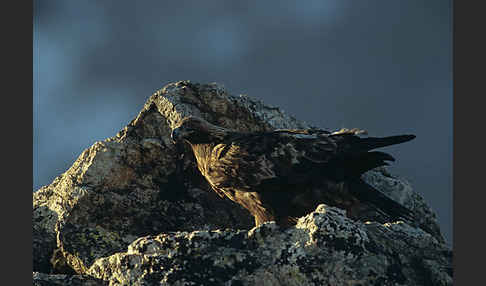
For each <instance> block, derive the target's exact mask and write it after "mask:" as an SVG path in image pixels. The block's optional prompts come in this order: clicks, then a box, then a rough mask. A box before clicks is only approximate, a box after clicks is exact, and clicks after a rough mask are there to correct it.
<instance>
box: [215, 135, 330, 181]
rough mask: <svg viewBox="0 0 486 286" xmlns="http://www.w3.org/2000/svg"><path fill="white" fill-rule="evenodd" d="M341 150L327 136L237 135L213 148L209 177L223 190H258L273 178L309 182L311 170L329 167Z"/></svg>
mask: <svg viewBox="0 0 486 286" xmlns="http://www.w3.org/2000/svg"><path fill="white" fill-rule="evenodd" d="M327 135H329V134H327ZM337 150H338V146H337V145H336V143H335V142H334V140H332V139H331V138H330V137H329V136H324V133H318V134H310V133H309V132H305V131H303V130H277V131H273V132H265V133H250V134H237V135H235V136H234V137H232V138H230V139H228V140H227V141H226V142H224V143H221V144H218V145H216V146H215V147H214V148H213V151H212V153H211V157H210V159H209V166H210V167H209V168H208V170H207V175H209V178H210V180H211V184H212V185H213V186H216V187H219V188H227V187H233V188H237V189H239V190H255V187H256V186H258V185H260V184H261V182H262V181H264V180H265V181H266V180H270V179H272V180H279V181H280V180H285V182H283V181H282V182H281V183H285V184H292V183H294V184H295V183H297V181H298V182H305V181H308V180H309V178H310V177H311V176H313V174H311V173H309V172H308V169H309V168H311V167H313V166H315V165H316V164H319V165H320V164H325V163H326V162H328V161H329V160H330V159H332V158H333V157H334V156H335V154H336V151H337ZM292 180H294V181H295V182H292Z"/></svg>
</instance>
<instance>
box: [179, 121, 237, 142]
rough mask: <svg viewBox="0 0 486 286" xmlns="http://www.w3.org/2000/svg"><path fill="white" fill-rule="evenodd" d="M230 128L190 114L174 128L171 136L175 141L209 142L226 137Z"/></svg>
mask: <svg viewBox="0 0 486 286" xmlns="http://www.w3.org/2000/svg"><path fill="white" fill-rule="evenodd" d="M227 134H228V130H226V129H224V128H222V127H219V126H216V125H213V124H211V123H209V122H207V121H206V120H204V119H202V118H199V117H195V116H189V117H185V118H184V119H182V120H181V122H180V124H179V125H178V127H176V128H174V129H173V130H172V133H171V135H170V137H171V138H172V140H173V141H174V143H180V142H183V141H186V142H187V143H189V144H207V143H212V142H218V141H221V140H223V139H224V137H225V136H226V135H227Z"/></svg>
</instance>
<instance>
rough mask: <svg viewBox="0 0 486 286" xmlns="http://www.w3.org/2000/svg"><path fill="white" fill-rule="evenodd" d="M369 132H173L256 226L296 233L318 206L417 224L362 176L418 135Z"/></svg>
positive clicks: (188, 128) (193, 121) (191, 128)
mask: <svg viewBox="0 0 486 286" xmlns="http://www.w3.org/2000/svg"><path fill="white" fill-rule="evenodd" d="M363 134H366V131H363V130H359V129H341V130H339V131H336V132H330V131H326V130H321V129H301V130H297V129H295V130H294V129H277V130H273V131H262V132H239V131H236V130H231V129H227V128H223V127H220V126H217V125H214V124H211V123H209V122H207V121H206V120H204V119H202V118H199V117H196V116H189V117H185V118H184V119H182V120H181V121H180V123H179V124H178V126H177V127H175V128H174V129H173V130H172V133H171V138H172V140H173V142H174V143H175V144H188V145H189V146H190V149H192V152H193V154H194V157H195V159H196V161H197V167H198V169H199V171H200V172H201V174H202V175H203V177H204V178H205V179H206V180H207V182H208V183H209V185H210V186H211V187H212V189H213V190H214V191H215V192H216V193H217V194H219V195H220V196H221V197H227V198H229V199H231V200H232V201H234V202H236V203H238V204H239V205H241V206H243V207H244V208H246V209H247V210H248V211H249V212H250V213H251V214H252V215H253V216H254V218H255V225H256V226H258V225H260V224H262V223H264V222H268V221H275V222H276V223H277V225H279V226H282V227H289V226H291V225H294V224H296V222H297V219H298V218H299V217H302V216H304V215H306V214H308V213H310V212H312V211H313V210H315V208H316V207H317V205H318V204H321V203H324V204H326V205H330V206H335V207H338V208H341V209H344V210H346V215H347V216H348V217H349V218H352V219H354V220H362V219H364V218H363V217H362V216H363V213H366V211H368V213H369V210H373V211H375V213H381V214H382V215H385V217H386V219H387V220H388V221H390V220H399V219H404V220H412V219H413V214H412V212H411V210H409V209H408V208H406V207H404V206H403V205H401V204H400V203H398V202H396V201H394V200H393V199H391V198H389V197H388V196H386V195H385V194H383V193H382V192H380V191H379V190H377V189H375V188H374V187H372V186H371V185H369V184H367V183H366V182H364V181H363V180H362V178H361V175H362V174H363V173H365V172H366V171H369V170H371V169H373V168H376V167H379V166H384V165H388V163H387V161H394V158H393V157H392V156H391V155H389V154H387V153H384V152H379V151H371V150H374V149H376V148H380V147H385V146H389V145H394V144H399V143H403V142H406V141H409V140H412V139H414V138H415V135H399V136H389V137H383V138H375V137H362V136H361V135H363Z"/></svg>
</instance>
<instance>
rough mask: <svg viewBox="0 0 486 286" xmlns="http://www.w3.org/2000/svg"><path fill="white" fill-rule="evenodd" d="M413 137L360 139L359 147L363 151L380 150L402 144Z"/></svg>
mask: <svg viewBox="0 0 486 286" xmlns="http://www.w3.org/2000/svg"><path fill="white" fill-rule="evenodd" d="M415 137H416V136H415V135H397V136H388V137H382V138H378V137H367V138H360V139H361V140H360V147H361V148H363V149H364V150H373V149H376V148H381V147H385V146H390V145H395V144H400V143H404V142H407V141H410V140H412V139H414V138H415Z"/></svg>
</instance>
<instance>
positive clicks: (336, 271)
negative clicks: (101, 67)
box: [33, 81, 451, 285]
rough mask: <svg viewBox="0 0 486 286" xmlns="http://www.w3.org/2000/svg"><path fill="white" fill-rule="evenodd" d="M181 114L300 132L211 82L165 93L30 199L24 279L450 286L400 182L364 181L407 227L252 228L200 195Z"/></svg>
mask: <svg viewBox="0 0 486 286" xmlns="http://www.w3.org/2000/svg"><path fill="white" fill-rule="evenodd" d="M187 115H197V116H200V117H202V118H204V119H206V120H207V121H209V122H212V123H214V124H217V125H221V126H224V127H227V128H232V129H237V130H241V131H261V130H273V129H277V128H290V129H292V128H309V127H311V126H309V125H307V124H306V123H305V122H301V121H298V120H296V119H295V118H292V117H291V116H289V115H287V114H285V113H284V112H283V111H281V110H280V109H278V108H275V107H270V106H266V105H264V104H263V103H262V102H259V101H256V100H253V99H250V98H249V97H247V96H232V95H229V94H228V93H227V91H226V90H225V89H224V88H223V87H222V86H220V85H218V84H204V85H203V84H194V83H191V82H188V81H183V82H177V83H172V84H169V85H167V86H165V87H164V88H163V89H161V90H159V91H157V92H156V93H154V94H153V95H152V96H151V97H150V98H149V99H148V100H147V102H146V104H145V106H144V108H143V109H142V111H141V112H140V113H139V115H138V116H137V117H136V118H135V119H134V120H133V121H132V122H130V124H129V125H128V126H126V127H125V128H124V129H123V130H121V131H120V132H119V133H118V134H117V135H116V136H114V137H112V138H108V139H106V140H105V141H102V142H97V143H95V144H94V145H93V146H92V147H90V148H89V149H86V150H85V151H84V152H83V153H82V154H81V155H80V156H79V158H78V159H77V160H76V162H75V163H74V164H73V165H72V166H71V168H69V169H68V170H67V171H66V172H65V173H63V174H62V175H60V176H59V177H57V178H56V179H55V180H54V181H53V182H52V183H51V184H50V185H48V186H45V187H42V188H41V189H40V190H38V191H37V192H35V193H34V200H33V234H34V237H33V251H34V261H33V262H34V269H33V270H34V271H38V272H43V273H52V274H56V273H57V274H70V275H74V274H76V275H74V276H76V277H78V276H79V275H90V276H92V277H95V278H100V279H103V280H104V281H109V282H110V285H159V282H161V281H162V282H164V281H165V282H166V283H167V284H168V285H190V284H184V283H186V282H187V283H189V282H190V281H193V282H195V283H196V285H201V284H203V285H210V284H215V283H216V284H224V283H227V285H242V284H243V285H246V284H247V285H249V284H254V283H257V282H258V283H257V284H259V283H260V282H261V283H263V282H265V283H268V284H267V285H326V283H328V284H329V285H357V284H359V283H361V282H359V281H364V282H363V283H364V284H366V283H371V282H373V283H378V284H380V283H382V282H383V283H388V282H384V281H391V282H389V283H391V284H390V285H393V283H395V282H396V283H398V284H406V285H422V284H421V283H422V282H423V281H426V282H427V283H428V282H430V281H431V282H430V283H432V284H430V285H448V284H450V283H451V282H450V281H451V272H450V268H451V251H450V250H449V249H448V248H447V247H446V246H445V244H444V239H443V237H442V235H441V234H440V230H439V227H438V225H437V222H436V219H435V215H434V213H433V212H432V211H431V210H430V208H429V207H428V206H427V205H426V204H425V203H424V201H423V199H422V198H421V197H420V195H418V194H417V193H416V192H415V191H413V189H412V188H411V186H410V185H409V184H408V183H406V182H405V181H404V180H402V179H399V178H396V177H394V176H392V175H390V174H388V173H387V172H386V169H383V168H382V169H378V170H373V171H370V172H368V173H367V174H366V175H365V176H364V177H365V180H367V181H368V182H369V183H371V184H373V185H374V186H375V187H377V188H379V189H380V190H382V191H383V192H385V193H387V194H388V195H390V196H391V197H392V198H394V199H396V200H397V201H399V202H401V203H402V204H404V205H406V206H407V207H409V208H410V209H412V210H413V211H414V212H415V213H416V214H417V219H416V224H415V225H413V226H410V225H408V224H405V223H390V224H378V223H376V222H370V223H368V224H363V223H360V222H354V221H350V220H349V219H347V218H346V217H345V214H344V213H343V212H342V211H340V210H338V209H335V208H332V207H325V206H320V207H319V208H318V209H317V210H316V211H315V212H313V213H311V214H309V215H308V216H306V217H304V218H301V220H300V221H299V224H298V225H297V226H296V227H293V228H290V229H289V230H286V231H280V230H279V229H278V228H277V227H276V226H275V225H274V224H272V223H267V224H265V225H263V226H261V227H258V228H253V229H252V227H253V225H254V224H253V219H252V218H251V217H250V215H249V214H248V212H247V211H246V210H244V209H242V208H241V207H240V206H239V205H236V204H234V203H233V202H231V201H229V200H228V199H223V198H220V197H219V196H217V195H216V194H215V193H214V192H213V191H211V190H210V188H209V187H208V185H207V183H206V182H205V180H204V179H203V178H202V177H201V176H200V174H199V173H198V171H197V169H196V167H195V163H194V160H193V158H192V155H191V153H190V152H188V150H183V149H177V148H176V147H175V145H173V144H172V142H171V141H170V138H169V134H170V131H171V128H172V127H174V126H175V125H176V124H177V123H178V122H179V120H181V119H182V118H183V117H185V116H187ZM218 253H219V255H218ZM228 273H230V274H228ZM35 275H36V274H35ZM35 275H34V277H35ZM39 275H41V274H37V276H39ZM74 276H73V277H74ZM230 276H231V277H230ZM53 277H54V276H53ZM83 277H84V276H83ZM230 281H233V282H230ZM299 281H300V282H302V283H300V282H299ZM333 281H334V282H333ZM353 281H355V282H353ZM392 282H393V283H392ZM272 283H273V284H272ZM279 283H280V284H279ZM293 283H294V284H293ZM306 283H307V284H306ZM313 283H314V284H313ZM316 283H317V284H316ZM322 283H324V284H322ZM383 283H382V284H380V285H383ZM39 285H42V284H39ZM93 285H95V284H93ZM384 285H387V284H384Z"/></svg>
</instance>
